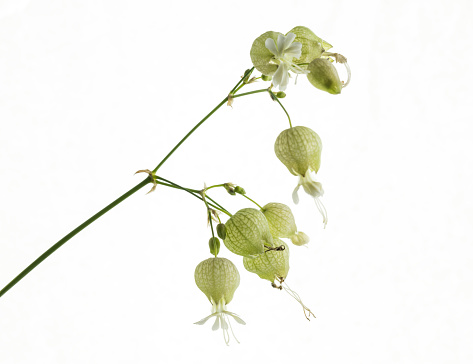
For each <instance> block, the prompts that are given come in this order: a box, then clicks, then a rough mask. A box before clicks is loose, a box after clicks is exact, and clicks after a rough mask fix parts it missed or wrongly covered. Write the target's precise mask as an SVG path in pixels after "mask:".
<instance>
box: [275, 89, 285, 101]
mask: <svg viewBox="0 0 473 364" xmlns="http://www.w3.org/2000/svg"><path fill="white" fill-rule="evenodd" d="M276 96H277V97H278V98H279V99H283V98H285V97H286V93H285V92H282V91H279V92H278V93H276Z"/></svg>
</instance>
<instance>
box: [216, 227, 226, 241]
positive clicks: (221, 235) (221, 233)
mask: <svg viewBox="0 0 473 364" xmlns="http://www.w3.org/2000/svg"><path fill="white" fill-rule="evenodd" d="M217 235H218V237H219V238H220V239H225V235H226V229H225V224H221V223H220V224H218V225H217Z"/></svg>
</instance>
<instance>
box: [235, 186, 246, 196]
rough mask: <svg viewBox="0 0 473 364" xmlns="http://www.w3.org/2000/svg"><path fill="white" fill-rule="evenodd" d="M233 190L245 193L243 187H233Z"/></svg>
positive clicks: (241, 193)
mask: <svg viewBox="0 0 473 364" xmlns="http://www.w3.org/2000/svg"><path fill="white" fill-rule="evenodd" d="M235 192H236V193H239V194H240V195H246V191H245V189H244V188H243V187H240V186H236V187H235Z"/></svg>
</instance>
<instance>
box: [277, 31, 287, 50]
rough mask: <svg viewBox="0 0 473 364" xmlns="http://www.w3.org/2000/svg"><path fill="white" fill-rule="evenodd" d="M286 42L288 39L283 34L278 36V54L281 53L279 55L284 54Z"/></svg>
mask: <svg viewBox="0 0 473 364" xmlns="http://www.w3.org/2000/svg"><path fill="white" fill-rule="evenodd" d="M285 40H286V37H285V36H284V35H282V34H279V35H278V52H279V54H282V53H283V50H284V42H285Z"/></svg>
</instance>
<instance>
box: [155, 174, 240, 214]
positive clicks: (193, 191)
mask: <svg viewBox="0 0 473 364" xmlns="http://www.w3.org/2000/svg"><path fill="white" fill-rule="evenodd" d="M156 178H157V179H159V180H161V181H164V182H167V183H169V184H171V185H174V186H176V187H177V188H180V189H183V190H185V191H188V192H189V191H191V193H200V191H199V190H193V189H190V188H186V187H182V186H179V185H178V184H176V183H174V182H171V181H169V180H167V179H165V178H162V177H159V176H156ZM207 198H208V199H209V200H210V201H212V202H213V203H214V204H215V205H216V206H218V207H219V208H220V210H221V211H222V212H223V213H225V214H227V215H228V216H230V217H231V216H232V214H231V213H229V212H228V210H227V209H225V208H224V207H223V206H222V205H220V204H219V203H218V202H217V201H215V200H214V199H212V198H210V196H207Z"/></svg>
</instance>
